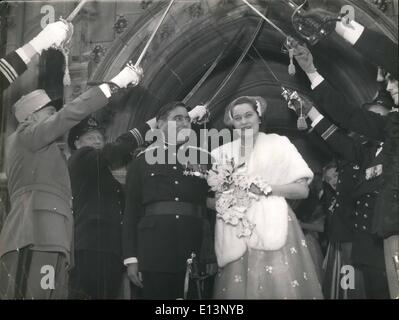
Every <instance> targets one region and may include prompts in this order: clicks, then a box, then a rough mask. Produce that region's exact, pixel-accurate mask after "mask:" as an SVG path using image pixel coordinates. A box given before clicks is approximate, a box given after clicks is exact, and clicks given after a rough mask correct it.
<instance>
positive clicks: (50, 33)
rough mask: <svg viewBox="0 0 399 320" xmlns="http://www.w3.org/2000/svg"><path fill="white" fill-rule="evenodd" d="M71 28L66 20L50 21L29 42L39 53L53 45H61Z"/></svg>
mask: <svg viewBox="0 0 399 320" xmlns="http://www.w3.org/2000/svg"><path fill="white" fill-rule="evenodd" d="M70 28H71V26H70V25H69V24H68V23H66V22H64V21H57V22H53V23H50V24H48V25H47V26H46V27H45V28H44V29H43V30H42V31H41V32H40V33H39V34H38V35H37V36H36V37H34V38H33V39H32V40H31V41H29V44H30V45H31V46H32V47H33V48H34V49H35V51H37V52H38V53H39V54H41V53H42V51H43V50H47V49H48V48H50V47H51V46H53V45H54V46H56V47H59V46H60V45H61V43H62V42H63V41H65V40H66V38H67V36H68V31H70V30H69V29H70ZM71 29H72V28H71Z"/></svg>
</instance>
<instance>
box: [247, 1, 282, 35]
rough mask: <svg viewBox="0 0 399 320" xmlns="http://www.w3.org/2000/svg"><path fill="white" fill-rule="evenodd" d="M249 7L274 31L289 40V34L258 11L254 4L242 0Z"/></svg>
mask: <svg viewBox="0 0 399 320" xmlns="http://www.w3.org/2000/svg"><path fill="white" fill-rule="evenodd" d="M242 1H243V2H244V3H245V4H246V5H247V6H248V7H250V8H251V9H252V10H253V11H255V13H256V14H257V15H258V16H260V17H261V18H262V19H263V20H265V21H266V22H267V23H268V24H269V25H271V26H272V27H273V28H274V29H276V30H277V31H278V32H279V33H280V34H282V35H283V36H284V38H288V34H286V33H285V32H284V31H283V30H281V29H280V28H279V27H278V26H277V25H276V24H275V23H274V22H272V21H271V20H270V19H268V18H266V16H265V15H264V14H263V13H261V12H260V11H259V10H258V9H256V8H255V7H254V6H253V5H252V4H250V3H249V2H248V1H247V0H242Z"/></svg>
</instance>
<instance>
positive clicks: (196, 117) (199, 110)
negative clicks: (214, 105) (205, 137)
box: [188, 105, 208, 122]
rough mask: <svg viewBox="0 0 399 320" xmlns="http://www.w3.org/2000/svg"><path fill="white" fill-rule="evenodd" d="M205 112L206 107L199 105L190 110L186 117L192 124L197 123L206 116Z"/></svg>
mask: <svg viewBox="0 0 399 320" xmlns="http://www.w3.org/2000/svg"><path fill="white" fill-rule="evenodd" d="M207 111H208V109H207V108H206V106H203V105H199V106H196V107H195V108H194V109H193V110H191V111H190V112H189V113H188V115H189V116H190V118H191V121H192V122H197V121H200V120H201V119H202V118H203V117H204V116H205V115H206V113H207Z"/></svg>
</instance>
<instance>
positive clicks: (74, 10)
mask: <svg viewBox="0 0 399 320" xmlns="http://www.w3.org/2000/svg"><path fill="white" fill-rule="evenodd" d="M87 1H88V0H82V1H80V2H79V4H78V5H77V6H76V8H75V9H73V11H72V12H71V13H70V14H69V16H68V17H67V18H66V19H65V20H66V21H67V22H72V20H73V19H75V17H76V16H77V15H78V13H79V11H80V10H82V8H83V6H84V5H85V4H86V2H87Z"/></svg>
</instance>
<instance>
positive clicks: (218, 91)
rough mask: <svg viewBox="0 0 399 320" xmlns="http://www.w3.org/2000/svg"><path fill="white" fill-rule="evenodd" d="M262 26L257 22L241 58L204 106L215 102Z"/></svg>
mask: <svg viewBox="0 0 399 320" xmlns="http://www.w3.org/2000/svg"><path fill="white" fill-rule="evenodd" d="M263 24H264V20H263V19H261V20H260V21H259V23H258V26H257V27H256V30H255V32H254V34H253V35H252V38H251V40H250V41H249V42H248V43H247V45H246V47H245V49H244V51H243V52H242V53H241V56H240V57H239V58H238V60H237V62H236V63H235V64H234V66H233V68H232V69H231V70H230V72H229V73H228V74H227V76H226V77H225V78H224V79H223V81H222V83H221V84H220V85H219V87H218V88H217V89H216V92H215V93H214V95H213V96H212V97H211V98H210V99H209V100H208V101H207V102H206V103H205V106H207V107H209V105H210V104H211V103H212V102H213V100H215V98H216V97H217V95H218V94H219V93H220V91H222V89H223V88H224V86H225V85H226V84H227V82H228V81H229V80H230V78H231V76H232V75H233V73H234V72H235V71H236V70H237V69H238V67H239V65H240V64H241V62H242V60H244V58H245V56H246V55H247V53H248V51H249V49H250V48H251V46H252V45H253V44H254V42H255V40H256V38H257V37H258V34H259V32H260V30H261V29H262V27H263Z"/></svg>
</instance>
